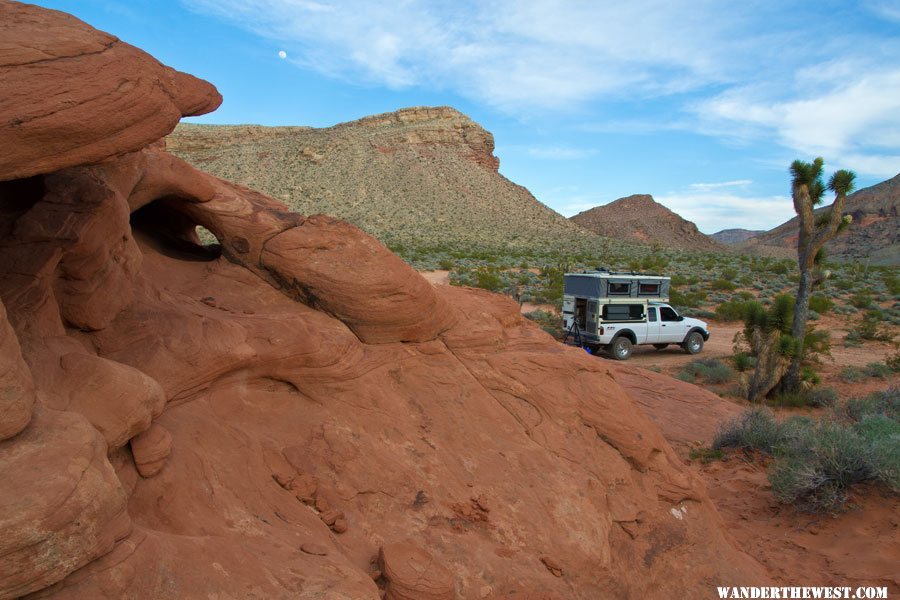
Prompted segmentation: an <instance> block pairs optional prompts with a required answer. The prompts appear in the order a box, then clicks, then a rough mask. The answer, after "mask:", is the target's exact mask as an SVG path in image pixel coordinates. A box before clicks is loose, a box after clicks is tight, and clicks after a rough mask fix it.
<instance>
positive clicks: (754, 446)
mask: <svg viewBox="0 0 900 600" xmlns="http://www.w3.org/2000/svg"><path fill="white" fill-rule="evenodd" d="M782 435H783V434H782V431H781V427H780V426H779V425H778V422H777V421H776V420H775V415H774V414H772V411H771V410H769V409H767V408H752V409H750V410H748V411H745V412H743V413H742V414H741V415H739V416H738V417H736V418H734V419H732V420H731V421H729V422H727V423H725V424H724V425H723V426H722V427H720V428H719V431H718V432H717V433H716V437H715V438H714V439H713V445H712V448H713V450H722V449H724V448H736V449H738V450H759V451H761V452H766V453H768V454H772V453H773V452H774V451H775V448H776V447H778V446H780V445H781V443H782V442H783V440H782Z"/></svg>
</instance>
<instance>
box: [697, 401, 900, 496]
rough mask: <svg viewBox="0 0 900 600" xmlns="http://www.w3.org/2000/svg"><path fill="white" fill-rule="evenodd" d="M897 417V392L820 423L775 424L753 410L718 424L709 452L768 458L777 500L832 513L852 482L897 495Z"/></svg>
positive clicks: (853, 404)
mask: <svg viewBox="0 0 900 600" xmlns="http://www.w3.org/2000/svg"><path fill="white" fill-rule="evenodd" d="M828 396H829V401H831V400H833V398H834V396H833V394H828ZM810 398H812V396H810ZM898 414H900V388H890V389H888V390H885V391H884V392H878V393H876V394H871V395H869V396H867V397H865V398H861V399H852V400H849V401H847V402H846V403H845V404H844V405H842V406H836V407H835V408H834V413H833V415H834V417H831V418H823V419H822V420H820V421H815V420H813V419H811V418H809V417H791V418H789V419H786V420H785V421H784V422H783V423H781V424H779V423H778V422H777V421H776V419H775V417H774V415H773V414H772V413H771V412H770V411H768V410H767V409H761V408H755V409H751V410H748V411H746V412H744V413H743V414H741V415H740V416H739V417H738V418H736V419H734V420H732V421H730V422H729V423H727V424H726V425H725V426H723V427H722V428H721V429H720V430H719V432H718V434H717V435H716V439H715V441H714V442H713V445H712V449H713V450H722V449H725V448H739V449H744V450H749V449H753V450H759V451H761V452H765V453H767V454H771V455H772V456H774V458H775V460H774V462H773V464H772V467H771V469H770V471H769V481H770V483H771V484H772V491H773V493H774V494H775V496H776V497H777V498H778V499H779V500H780V501H781V502H784V503H791V504H796V505H797V506H798V507H800V508H802V509H805V510H810V511H825V510H833V509H835V508H838V507H839V506H840V505H841V504H842V503H843V502H844V500H845V499H846V496H847V489H848V488H849V487H850V486H851V485H852V484H854V483H856V482H860V481H865V480H878V481H882V482H883V483H885V484H887V485H888V486H890V488H891V489H892V490H894V491H895V492H900V422H898V420H897V417H898Z"/></svg>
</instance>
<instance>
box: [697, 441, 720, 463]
mask: <svg viewBox="0 0 900 600" xmlns="http://www.w3.org/2000/svg"><path fill="white" fill-rule="evenodd" d="M724 457H725V453H724V452H722V451H721V450H713V449H712V448H707V447H706V446H700V447H697V448H691V452H690V459H691V460H699V461H700V462H701V463H703V464H704V465H706V464H709V463H711V462H712V461H714V460H722V458H724Z"/></svg>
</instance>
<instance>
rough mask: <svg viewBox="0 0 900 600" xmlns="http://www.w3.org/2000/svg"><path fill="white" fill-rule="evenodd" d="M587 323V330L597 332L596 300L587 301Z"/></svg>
mask: <svg viewBox="0 0 900 600" xmlns="http://www.w3.org/2000/svg"><path fill="white" fill-rule="evenodd" d="M586 317H587V318H586V320H585V321H586V323H585V331H587V332H588V333H593V334H596V333H597V301H596V300H588V301H587V315H586Z"/></svg>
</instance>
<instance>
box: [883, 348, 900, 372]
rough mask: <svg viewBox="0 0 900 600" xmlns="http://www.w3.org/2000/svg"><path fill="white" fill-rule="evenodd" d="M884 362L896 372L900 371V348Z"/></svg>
mask: <svg viewBox="0 0 900 600" xmlns="http://www.w3.org/2000/svg"><path fill="white" fill-rule="evenodd" d="M884 364H886V365H887V366H888V368H889V369H890V370H891V371H893V372H894V373H897V372H900V350H897V351H896V352H894V353H893V354H891V355H890V356H888V357H887V358H886V359H885V360H884Z"/></svg>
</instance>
